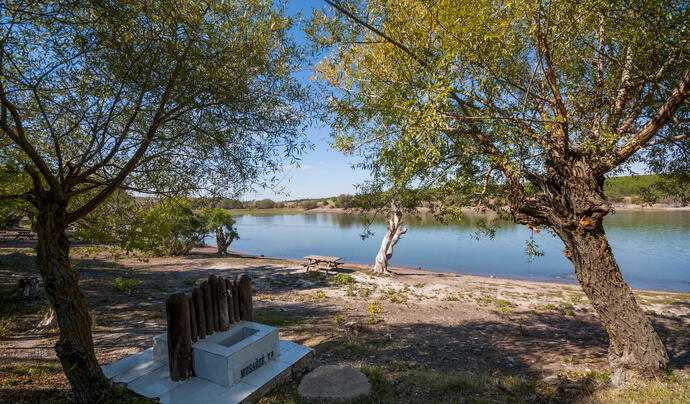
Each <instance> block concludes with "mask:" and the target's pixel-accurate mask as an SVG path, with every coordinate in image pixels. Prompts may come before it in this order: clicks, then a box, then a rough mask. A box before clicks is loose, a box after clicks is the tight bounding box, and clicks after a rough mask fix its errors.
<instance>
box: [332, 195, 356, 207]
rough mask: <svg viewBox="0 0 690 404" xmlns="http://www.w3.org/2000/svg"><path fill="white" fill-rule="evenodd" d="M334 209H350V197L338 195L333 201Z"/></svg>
mask: <svg viewBox="0 0 690 404" xmlns="http://www.w3.org/2000/svg"><path fill="white" fill-rule="evenodd" d="M335 207H336V208H343V209H347V208H351V207H352V195H349V194H340V195H338V198H337V199H336V200H335Z"/></svg>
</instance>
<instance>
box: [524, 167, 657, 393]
mask: <svg viewBox="0 0 690 404" xmlns="http://www.w3.org/2000/svg"><path fill="white" fill-rule="evenodd" d="M529 179H530V181H531V182H532V183H533V184H534V185H536V186H537V187H538V188H539V191H540V192H539V193H538V194H537V195H536V196H534V197H529V198H528V197H525V196H522V195H518V194H517V193H514V194H513V195H512V197H511V213H512V214H513V219H514V221H515V222H516V223H522V224H527V225H530V226H546V227H550V228H552V229H553V230H554V231H555V232H556V234H558V236H559V237H560V238H561V240H563V243H564V244H565V247H566V257H567V258H568V259H570V260H571V261H572V262H573V265H574V267H575V273H576V275H577V279H578V281H579V282H580V285H581V286H582V290H583V291H584V292H585V294H586V295H587V297H588V298H589V300H590V301H591V303H592V306H593V307H594V309H595V310H596V311H597V313H598V314H599V317H600V320H601V322H602V324H603V325H604V328H605V329H606V332H607V333H608V335H609V342H610V343H609V363H610V365H611V367H612V368H613V370H614V371H615V378H614V381H616V382H623V381H625V380H626V378H627V377H628V376H629V375H631V374H638V375H640V376H655V375H659V374H661V373H663V372H664V371H665V370H666V367H667V365H668V361H669V359H668V355H667V353H666V348H665V347H664V345H663V343H662V342H661V339H660V338H659V336H658V335H657V333H656V332H655V330H654V328H653V327H652V324H651V322H650V320H649V318H647V316H646V315H645V314H644V312H643V311H642V309H640V307H639V306H638V304H637V302H636V300H635V296H634V295H633V293H632V290H631V288H630V287H629V286H628V284H627V283H626V282H625V280H624V279H623V276H622V274H621V271H620V268H619V267H618V264H617V263H616V259H615V258H614V256H613V251H612V250H611V246H610V245H609V243H608V240H607V238H606V234H605V232H604V227H603V218H604V216H605V215H606V214H608V212H609V210H610V207H609V205H608V203H607V202H606V200H605V198H604V176H603V173H601V172H599V171H597V170H596V169H594V168H593V167H591V166H590V165H588V163H587V162H586V161H585V160H584V159H582V160H579V159H577V158H576V157H573V158H571V159H570V161H569V162H568V164H567V165H566V167H561V169H560V170H559V171H556V170H555V169H553V168H550V169H548V170H547V172H546V173H544V174H542V175H538V176H536V175H535V176H532V177H531V178H529Z"/></svg>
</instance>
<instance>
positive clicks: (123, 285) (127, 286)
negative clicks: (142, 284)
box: [113, 276, 139, 294]
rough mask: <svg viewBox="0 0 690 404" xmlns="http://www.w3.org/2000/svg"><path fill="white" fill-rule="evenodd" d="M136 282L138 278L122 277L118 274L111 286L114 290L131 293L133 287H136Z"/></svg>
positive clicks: (137, 282)
mask: <svg viewBox="0 0 690 404" xmlns="http://www.w3.org/2000/svg"><path fill="white" fill-rule="evenodd" d="M138 284H139V279H124V278H123V277H121V276H118V277H117V278H115V280H114V281H113V286H114V287H115V290H117V291H118V292H123V293H127V294H131V293H132V292H134V289H135V288H136V287H137V285H138Z"/></svg>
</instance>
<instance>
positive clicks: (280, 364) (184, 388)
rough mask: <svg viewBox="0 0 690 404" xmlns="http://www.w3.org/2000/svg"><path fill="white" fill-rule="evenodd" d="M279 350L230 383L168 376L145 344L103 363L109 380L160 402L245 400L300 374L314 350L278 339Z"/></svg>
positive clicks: (210, 403) (228, 402) (309, 364)
mask: <svg viewBox="0 0 690 404" xmlns="http://www.w3.org/2000/svg"><path fill="white" fill-rule="evenodd" d="M278 351H279V352H280V354H279V355H278V356H276V357H275V359H274V360H272V361H270V362H268V363H267V364H266V365H264V366H262V367H260V368H259V369H257V370H256V371H255V372H253V373H251V374H250V375H248V376H246V377H244V378H243V379H242V381H241V382H239V383H237V384H235V385H234V386H232V387H227V386H223V385H220V384H217V383H214V382H211V381H209V380H206V379H202V378H199V377H192V378H190V379H188V380H185V381H182V382H173V381H172V380H170V373H169V369H168V365H167V363H165V362H164V361H155V360H154V355H153V349H152V348H149V349H146V350H144V351H141V352H139V353H136V354H134V355H131V356H128V357H126V358H124V359H121V360H119V361H117V362H114V363H111V364H110V365H107V366H104V367H103V373H105V375H106V377H108V378H109V379H111V380H113V381H117V382H122V383H126V384H127V388H128V389H130V390H132V391H133V392H135V393H137V394H140V395H142V396H144V397H149V398H159V399H160V402H161V403H170V404H175V403H180V404H183V403H184V404H186V403H194V402H200V403H204V404H216V403H218V404H232V403H248V402H252V401H253V400H256V399H258V398H259V397H261V396H263V395H265V394H266V393H268V392H269V391H270V390H271V389H273V388H274V387H275V386H276V385H278V384H280V383H282V382H284V381H287V380H291V379H294V378H296V377H300V376H301V375H303V374H304V373H306V372H308V371H309V370H311V368H312V360H313V357H314V350H313V349H311V348H308V347H305V346H302V345H298V344H295V343H294V342H291V341H287V340H280V341H279V349H278Z"/></svg>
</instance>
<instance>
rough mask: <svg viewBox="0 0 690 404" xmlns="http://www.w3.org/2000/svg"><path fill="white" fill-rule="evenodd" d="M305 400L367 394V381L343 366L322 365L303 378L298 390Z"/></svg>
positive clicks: (364, 377)
mask: <svg viewBox="0 0 690 404" xmlns="http://www.w3.org/2000/svg"><path fill="white" fill-rule="evenodd" d="M298 390H299V392H300V394H302V395H303V396H305V397H307V398H335V399H350V398H355V397H359V396H361V395H365V394H369V392H370V391H371V385H370V384H369V379H367V377H366V376H365V375H364V374H363V373H362V372H360V371H359V370H356V369H353V368H351V367H349V366H345V365H323V366H319V367H318V368H316V369H314V370H313V371H312V372H310V373H309V374H307V375H306V376H304V378H303V379H302V382H301V383H300V384H299V388H298Z"/></svg>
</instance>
